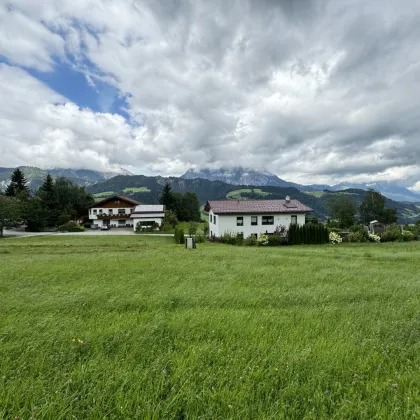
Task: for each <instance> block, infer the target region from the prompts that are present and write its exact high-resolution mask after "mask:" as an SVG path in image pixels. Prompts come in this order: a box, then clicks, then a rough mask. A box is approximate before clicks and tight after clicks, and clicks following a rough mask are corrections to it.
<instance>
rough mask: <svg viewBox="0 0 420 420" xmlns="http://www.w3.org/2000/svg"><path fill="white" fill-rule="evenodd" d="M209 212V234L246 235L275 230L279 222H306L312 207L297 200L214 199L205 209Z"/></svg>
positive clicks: (282, 223) (284, 223) (300, 223)
mask: <svg viewBox="0 0 420 420" xmlns="http://www.w3.org/2000/svg"><path fill="white" fill-rule="evenodd" d="M204 210H205V211H206V212H208V213H209V236H210V237H220V236H222V235H223V234H224V233H226V232H227V233H233V234H235V233H240V234H243V236H244V238H247V237H249V236H251V235H253V236H255V237H257V238H258V237H259V236H260V235H261V234H262V233H264V234H269V235H270V234H273V233H274V232H275V231H276V228H277V226H286V227H287V228H288V227H289V226H290V225H293V224H296V225H304V224H305V215H307V214H308V213H310V212H311V211H312V209H311V208H310V207H308V206H305V205H304V204H302V203H301V202H300V201H298V200H291V199H290V197H286V199H285V200H212V201H208V202H207V204H206V206H205V209H204Z"/></svg>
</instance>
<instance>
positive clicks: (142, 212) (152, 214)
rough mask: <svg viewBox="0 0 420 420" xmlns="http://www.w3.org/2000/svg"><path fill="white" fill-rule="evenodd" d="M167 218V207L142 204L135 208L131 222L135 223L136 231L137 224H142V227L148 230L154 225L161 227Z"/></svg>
mask: <svg viewBox="0 0 420 420" xmlns="http://www.w3.org/2000/svg"><path fill="white" fill-rule="evenodd" d="M164 217H165V206H163V205H162V204H152V205H146V204H140V205H138V206H136V207H135V209H134V211H133V212H132V214H131V220H132V223H133V228H134V230H136V227H137V224H138V223H140V226H141V227H143V228H145V229H146V228H148V227H150V226H153V224H154V223H156V224H158V225H159V226H160V225H161V224H162V222H163V218H164Z"/></svg>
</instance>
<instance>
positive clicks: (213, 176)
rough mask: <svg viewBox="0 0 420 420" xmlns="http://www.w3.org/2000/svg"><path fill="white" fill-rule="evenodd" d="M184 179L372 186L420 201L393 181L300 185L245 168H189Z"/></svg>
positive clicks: (322, 187) (335, 188)
mask: <svg viewBox="0 0 420 420" xmlns="http://www.w3.org/2000/svg"><path fill="white" fill-rule="evenodd" d="M181 178H184V179H196V178H201V179H208V180H210V181H222V182H226V183H227V184H232V185H255V186H273V187H294V188H297V189H298V190H299V191H324V190H328V191H342V190H346V189H349V188H351V189H360V190H365V191H366V190H368V189H369V188H373V189H375V190H376V191H379V192H380V193H381V194H383V195H384V196H385V197H387V198H390V199H391V200H394V201H401V202H414V203H416V202H420V193H416V192H414V191H411V190H409V189H408V188H405V187H402V186H400V185H399V184H398V183H395V182H371V183H351V182H341V183H339V184H336V185H319V184H313V185H302V184H296V183H294V182H289V181H285V180H284V179H281V178H279V177H278V176H277V175H275V174H272V173H270V172H267V171H256V170H254V169H247V168H241V167H237V168H231V169H202V170H195V169H189V170H188V171H187V172H185V174H184V175H182V176H181Z"/></svg>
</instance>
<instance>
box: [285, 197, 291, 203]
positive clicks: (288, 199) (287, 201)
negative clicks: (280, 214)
mask: <svg viewBox="0 0 420 420" xmlns="http://www.w3.org/2000/svg"><path fill="white" fill-rule="evenodd" d="M286 203H290V197H289V196H288V195H286Z"/></svg>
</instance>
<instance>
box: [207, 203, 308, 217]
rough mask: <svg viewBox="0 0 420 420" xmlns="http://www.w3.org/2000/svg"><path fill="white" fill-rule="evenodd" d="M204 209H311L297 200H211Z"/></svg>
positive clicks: (234, 211) (226, 211)
mask: <svg viewBox="0 0 420 420" xmlns="http://www.w3.org/2000/svg"><path fill="white" fill-rule="evenodd" d="M206 209H208V211H210V209H212V210H213V213H215V214H241V213H309V212H311V211H312V209H311V208H310V207H308V206H305V204H302V203H301V202H300V201H298V200H290V201H289V202H287V201H286V200H211V201H208V202H207V205H206Z"/></svg>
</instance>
